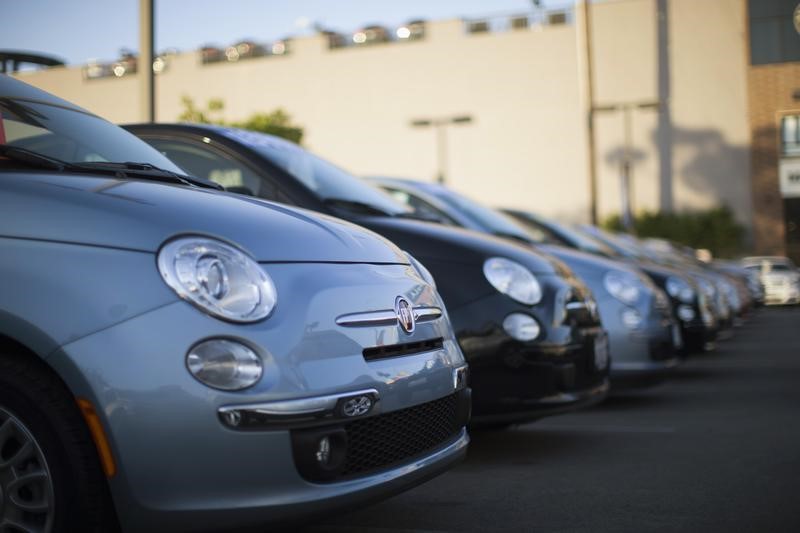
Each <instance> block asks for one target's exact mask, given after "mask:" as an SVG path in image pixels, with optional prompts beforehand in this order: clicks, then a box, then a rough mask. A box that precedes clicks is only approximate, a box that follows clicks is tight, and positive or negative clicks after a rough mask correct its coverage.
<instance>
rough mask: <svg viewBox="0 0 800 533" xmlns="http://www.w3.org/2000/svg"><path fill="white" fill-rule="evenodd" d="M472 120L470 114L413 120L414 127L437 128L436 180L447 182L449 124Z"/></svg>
mask: <svg viewBox="0 0 800 533" xmlns="http://www.w3.org/2000/svg"><path fill="white" fill-rule="evenodd" d="M470 122H472V116H470V115H453V116H449V117H433V118H417V119H414V120H412V121H411V127H412V128H428V127H434V128H436V180H437V181H438V182H439V183H444V182H445V170H446V167H447V133H446V132H447V126H448V125H450V124H468V123H470Z"/></svg>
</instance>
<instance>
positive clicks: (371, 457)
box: [341, 393, 463, 477]
mask: <svg viewBox="0 0 800 533" xmlns="http://www.w3.org/2000/svg"><path fill="white" fill-rule="evenodd" d="M459 418H460V417H459V416H458V393H456V394H451V395H450V396H445V397H444V398H440V399H438V400H435V401H432V402H428V403H424V404H422V405H417V406H414V407H410V408H408V409H401V410H399V411H393V412H391V413H386V414H384V415H378V416H373V417H369V418H364V419H361V420H357V421H354V422H351V423H349V424H347V425H346V426H344V428H345V431H346V432H347V458H346V460H345V466H344V470H343V471H342V473H341V476H342V477H349V476H355V475H358V474H365V473H367V472H369V471H372V470H377V469H381V468H386V467H389V466H391V465H392V464H395V463H398V462H400V461H404V460H407V459H410V458H412V457H414V456H416V455H420V454H421V453H423V452H425V451H427V450H431V449H433V448H435V447H438V446H440V445H442V444H444V443H446V442H447V441H449V440H451V439H453V438H455V437H456V435H458V433H459V431H460V430H461V426H460V424H461V423H462V422H463V421H461V420H459Z"/></svg>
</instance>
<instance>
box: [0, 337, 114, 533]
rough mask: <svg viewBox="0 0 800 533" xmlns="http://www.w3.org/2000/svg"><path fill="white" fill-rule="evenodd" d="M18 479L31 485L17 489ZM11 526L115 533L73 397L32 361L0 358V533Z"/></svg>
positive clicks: (102, 483) (105, 493)
mask: <svg viewBox="0 0 800 533" xmlns="http://www.w3.org/2000/svg"><path fill="white" fill-rule="evenodd" d="M23 446H25V448H24V449H25V450H31V451H30V452H26V453H21V450H23ZM21 473H22V474H26V473H27V474H32V475H31V476H29V477H28V478H25V479H31V480H34V479H35V481H30V482H27V483H20V482H19V480H20V479H21V476H20V474H21ZM47 476H49V479H48V477H47ZM15 478H16V481H14V479H15ZM20 485H22V486H21V488H20ZM3 492H5V493H6V494H5V495H3ZM11 493H14V498H13V499H12V498H11ZM51 497H52V500H51V499H50V498H51ZM4 498H5V500H4ZM12 500H13V501H12ZM37 504H39V505H37ZM36 507H39V509H36ZM30 509H33V511H31V510H30ZM12 521H17V522H19V521H21V522H22V523H23V524H24V526H25V527H23V528H18V529H19V530H20V531H27V530H30V531H43V532H48V531H52V532H56V533H60V532H62V531H63V532H73V531H81V532H84V531H85V532H107V531H115V530H118V529H119V528H118V525H117V521H116V517H115V514H114V510H113V505H112V503H111V498H110V494H109V491H108V484H107V482H106V478H105V476H104V474H103V473H102V470H101V466H100V462H99V459H98V456H97V451H96V448H95V446H94V443H93V442H92V439H91V435H90V434H89V430H88V429H87V427H86V424H85V422H84V421H83V418H82V416H81V414H80V412H79V410H78V407H77V405H76V403H75V400H74V398H73V396H72V394H70V392H69V390H68V389H67V387H66V386H65V385H64V383H63V382H62V381H61V380H60V379H59V378H58V377H57V376H56V375H55V374H54V373H53V372H52V371H51V370H50V369H49V368H48V367H47V366H46V365H45V364H44V363H43V362H41V361H40V360H39V359H38V358H36V357H35V356H30V355H21V354H20V353H15V352H12V353H6V352H5V351H0V530H4V529H3V526H4V525H6V526H8V522H12ZM4 522H6V524H4ZM8 529H9V530H10V531H17V529H15V528H14V527H8Z"/></svg>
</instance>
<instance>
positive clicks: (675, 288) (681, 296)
mask: <svg viewBox="0 0 800 533" xmlns="http://www.w3.org/2000/svg"><path fill="white" fill-rule="evenodd" d="M665 287H666V289H667V293H669V295H670V296H672V297H673V298H675V299H676V300H680V301H681V302H683V303H686V304H690V303H692V302H694V299H695V291H694V288H692V286H691V285H690V284H689V283H688V282H687V281H686V280H685V279H683V278H679V277H677V276H670V277H668V278H667V282H666V285H665Z"/></svg>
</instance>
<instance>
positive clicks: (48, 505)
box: [0, 407, 55, 533]
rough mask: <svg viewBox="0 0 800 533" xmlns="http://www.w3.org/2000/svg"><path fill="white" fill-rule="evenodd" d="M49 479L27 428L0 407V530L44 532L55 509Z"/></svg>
mask: <svg viewBox="0 0 800 533" xmlns="http://www.w3.org/2000/svg"><path fill="white" fill-rule="evenodd" d="M54 503H55V499H54V492H53V478H52V476H51V475H50V469H49V467H48V465H47V460H46V459H45V456H44V453H43V452H42V448H41V447H40V446H39V443H38V442H37V441H36V439H35V438H34V436H33V434H32V433H31V432H30V430H29V429H28V428H27V427H26V426H25V424H23V423H22V421H21V420H20V419H19V418H17V417H16V416H14V415H13V414H12V413H11V412H9V411H7V410H5V409H4V408H2V407H0V533H48V532H50V531H51V530H52V528H53V517H54V511H55V506H54Z"/></svg>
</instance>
